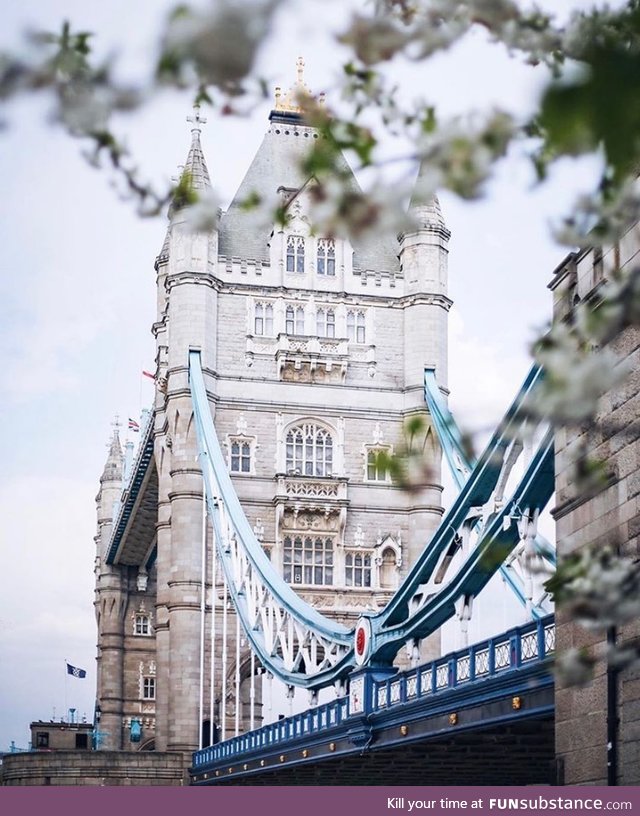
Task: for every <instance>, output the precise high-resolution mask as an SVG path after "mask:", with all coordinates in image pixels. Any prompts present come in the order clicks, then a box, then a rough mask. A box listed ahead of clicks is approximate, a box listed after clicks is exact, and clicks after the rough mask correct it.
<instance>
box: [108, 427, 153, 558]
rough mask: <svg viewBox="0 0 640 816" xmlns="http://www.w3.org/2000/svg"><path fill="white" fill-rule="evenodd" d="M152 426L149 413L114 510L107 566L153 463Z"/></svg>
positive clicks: (119, 543)
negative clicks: (126, 482) (121, 496)
mask: <svg viewBox="0 0 640 816" xmlns="http://www.w3.org/2000/svg"><path fill="white" fill-rule="evenodd" d="M153 425H154V422H153V413H149V414H148V415H147V423H146V425H145V427H144V428H143V430H142V438H141V439H140V444H139V447H138V453H137V455H136V458H135V461H134V463H133V467H132V468H131V474H130V479H129V483H128V485H127V487H126V489H125V491H124V492H123V500H122V502H120V501H119V502H118V503H117V507H116V508H114V510H115V512H114V518H115V519H116V521H115V524H114V528H113V533H112V535H111V541H110V542H109V548H108V550H107V556H106V562H107V564H113V563H114V561H115V559H116V558H117V555H118V550H119V549H120V545H121V543H122V536H123V535H124V532H125V530H126V529H127V525H128V524H129V520H130V518H131V514H132V512H133V509H134V507H135V506H136V502H137V499H138V494H139V491H140V488H141V486H142V484H143V482H144V480H145V478H146V475H147V470H148V469H149V467H150V465H151V462H152V461H153ZM155 555H156V554H155V550H154V552H153V553H152V554H151V556H150V558H149V560H148V562H147V563H146V564H145V565H144V566H145V567H146V568H147V569H150V567H151V564H152V563H153V561H154V560H155Z"/></svg>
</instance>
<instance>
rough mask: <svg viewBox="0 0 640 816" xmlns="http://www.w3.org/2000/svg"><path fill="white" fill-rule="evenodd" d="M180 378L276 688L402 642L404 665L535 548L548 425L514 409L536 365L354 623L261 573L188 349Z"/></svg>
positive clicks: (241, 592) (547, 474)
mask: <svg viewBox="0 0 640 816" xmlns="http://www.w3.org/2000/svg"><path fill="white" fill-rule="evenodd" d="M189 374H190V387H191V396H192V401H193V408H194V415H195V419H196V429H197V436H198V447H199V453H200V460H201V465H202V471H203V476H204V481H205V488H206V498H207V505H208V511H209V515H210V517H211V519H212V523H213V529H214V537H215V543H216V549H217V554H218V557H219V559H220V562H221V564H222V567H223V570H224V574H225V578H226V581H227V584H228V587H229V591H230V595H231V598H232V601H233V604H234V607H235V609H236V611H237V614H238V616H239V618H240V620H241V622H242V625H243V627H244V630H245V632H246V635H247V638H248V639H249V641H250V642H251V645H252V647H253V649H254V650H255V652H256V654H257V655H258V656H259V658H260V660H261V661H262V663H263V664H264V666H265V667H266V668H267V670H268V671H270V672H272V673H273V674H274V675H275V676H276V677H278V678H279V679H280V680H282V681H283V682H284V683H286V684H288V685H297V686H302V687H305V688H308V689H310V690H312V691H313V690H317V689H320V688H322V687H325V686H329V685H331V684H337V683H341V682H342V681H343V680H344V679H345V678H346V676H347V674H349V672H350V671H351V670H352V669H353V667H354V666H355V665H356V663H357V664H359V665H362V664H363V663H369V664H370V665H391V663H392V662H393V659H394V657H395V655H396V654H397V652H398V651H399V650H400V648H402V646H403V645H406V647H407V649H408V651H409V655H410V657H411V658H412V660H413V661H414V662H415V661H416V660H417V655H418V645H419V641H420V640H421V639H422V638H424V637H427V636H428V635H429V634H431V633H432V632H433V631H435V630H436V629H437V628H438V627H439V626H441V625H442V624H443V623H444V622H445V621H446V620H447V619H448V618H450V617H452V616H453V615H455V614H456V612H457V613H458V615H459V617H460V618H461V620H463V621H464V620H465V619H466V620H468V617H469V615H470V611H471V607H472V604H473V599H474V598H475V597H476V596H477V595H478V593H479V592H480V591H481V589H482V588H483V587H484V586H485V585H486V584H487V583H488V581H489V580H490V579H491V577H492V576H493V575H494V574H495V572H496V571H497V570H498V569H499V568H500V566H501V565H502V564H503V562H504V561H505V559H508V558H510V557H512V554H513V553H514V552H517V551H518V549H519V548H520V549H522V550H523V552H525V553H528V554H529V555H531V553H532V552H533V550H534V549H535V548H534V545H533V542H534V541H535V540H536V534H537V519H538V515H539V513H540V512H541V511H542V510H543V509H544V507H545V506H546V504H547V502H548V501H549V498H550V497H551V494H552V492H553V484H554V478H553V476H554V474H553V436H552V432H551V430H550V429H549V428H547V427H544V425H543V424H542V423H539V424H538V425H537V426H535V427H534V426H533V425H532V423H531V421H530V419H529V418H528V417H527V415H526V411H525V402H526V400H527V398H528V395H529V394H530V393H531V391H532V390H533V388H534V387H535V385H536V383H537V382H538V380H539V378H540V376H541V372H540V370H539V369H537V368H534V369H532V371H531V372H530V374H529V376H528V377H527V379H526V381H525V383H524V385H523V387H522V389H521V390H520V392H519V394H518V396H517V397H516V400H515V401H514V403H513V405H512V406H511V407H510V408H509V410H508V411H507V414H506V415H505V418H504V419H503V421H502V423H501V424H500V426H499V427H498V429H497V431H496V432H495V434H494V436H493V437H492V439H491V441H490V443H489V445H488V446H487V448H486V450H485V451H484V453H483V454H482V456H481V457H480V458H479V460H478V462H477V463H476V464H475V466H473V468H471V469H470V471H469V474H468V478H467V479H466V481H465V482H464V485H463V486H462V489H461V491H460V494H459V496H458V497H457V499H456V500H455V502H454V503H453V506H452V507H451V508H450V510H449V511H448V512H447V513H446V514H445V516H444V518H443V520H442V522H441V524H440V525H439V527H438V529H437V530H436V532H435V534H434V535H433V537H432V539H431V540H430V541H429V542H428V543H427V544H426V546H425V549H424V550H423V552H422V555H421V556H420V557H419V559H418V560H417V562H416V563H415V564H414V565H413V567H412V569H411V570H410V572H409V574H408V576H407V577H406V578H405V580H404V582H403V584H402V586H401V587H400V588H399V590H398V591H397V592H396V594H395V595H394V597H393V598H392V600H391V601H390V602H389V604H388V605H387V606H386V607H385V608H384V609H383V610H381V612H379V613H378V614H376V615H367V616H364V617H363V618H362V619H361V621H360V622H359V623H358V625H357V626H356V628H355V630H349V629H347V628H346V627H344V626H342V625H341V624H338V623H337V622H335V621H333V620H330V619H328V618H326V617H324V616H323V615H321V614H320V613H319V612H318V611H317V610H316V609H314V608H313V607H311V606H310V605H309V604H307V603H305V602H304V601H303V600H302V599H301V598H299V597H298V595H297V594H296V593H295V592H294V591H293V590H292V589H291V587H290V586H289V585H288V584H287V583H286V582H285V581H284V580H283V579H282V577H281V576H280V575H279V574H278V573H277V572H276V571H275V569H274V568H273V566H272V564H271V562H270V561H269V559H268V558H267V556H266V554H265V553H264V552H263V550H262V547H261V545H260V543H259V542H258V540H257V539H256V536H255V533H254V532H253V530H252V528H251V525H250V524H249V522H248V520H247V518H246V516H245V514H244V512H243V510H242V507H241V506H240V501H239V499H238V496H237V494H236V492H235V489H234V487H233V484H232V482H231V479H230V477H229V474H228V472H227V466H226V462H225V460H224V457H223V454H222V451H221V449H220V444H219V442H218V439H217V435H216V432H215V428H214V424H213V420H212V418H211V408H210V406H209V401H208V399H207V394H206V389H205V384H204V377H203V374H202V369H201V366H200V354H199V352H196V351H192V352H191V353H190V355H189ZM454 433H455V432H454ZM523 440H524V442H523ZM452 450H454V448H453V447H452ZM520 460H524V464H523V474H522V475H521V476H520V477H519V478H518V477H517V475H516V474H515V466H516V463H518V462H519V461H520ZM463 464H464V463H463ZM514 482H515V484H513V483H514ZM514 522H515V523H514ZM363 624H365V625H366V626H365V629H366V632H367V635H366V637H365V638H364V639H363V638H362V627H363ZM356 643H357V644H358V648H357V652H358V654H356V648H355V647H356ZM356 658H357V659H356Z"/></svg>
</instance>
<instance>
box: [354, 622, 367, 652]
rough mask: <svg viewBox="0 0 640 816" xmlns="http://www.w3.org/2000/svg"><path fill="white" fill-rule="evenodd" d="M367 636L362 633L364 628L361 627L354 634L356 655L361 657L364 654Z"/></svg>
mask: <svg viewBox="0 0 640 816" xmlns="http://www.w3.org/2000/svg"><path fill="white" fill-rule="evenodd" d="M366 639H367V636H366V634H365V631H364V627H363V626H361V627H360V628H359V629H358V631H357V632H356V654H357V655H363V654H364V647H365V645H366Z"/></svg>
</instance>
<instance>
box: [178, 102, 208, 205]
mask: <svg viewBox="0 0 640 816" xmlns="http://www.w3.org/2000/svg"><path fill="white" fill-rule="evenodd" d="M187 122H191V125H192V127H191V147H190V148H189V153H188V155H187V161H186V162H185V165H184V170H183V171H182V172H183V174H184V173H188V174H189V178H190V179H191V189H192V190H206V189H207V188H208V187H211V179H210V178H209V171H208V170H207V163H206V162H205V160H204V153H203V152H202V146H201V144H200V133H201V131H202V127H201V125H204V124H206V122H207V120H206V119H205V118H204V116H201V115H200V105H199V104H198V103H196V104H195V105H194V106H193V114H192V115H191V116H187Z"/></svg>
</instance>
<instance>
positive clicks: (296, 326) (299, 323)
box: [285, 306, 304, 334]
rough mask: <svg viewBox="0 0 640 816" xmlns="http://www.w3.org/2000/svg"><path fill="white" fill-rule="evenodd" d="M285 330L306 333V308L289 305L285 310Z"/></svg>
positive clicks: (292, 332) (288, 332)
mask: <svg viewBox="0 0 640 816" xmlns="http://www.w3.org/2000/svg"><path fill="white" fill-rule="evenodd" d="M285 331H286V333H287V334H304V309H303V308H302V306H298V307H297V308H296V309H294V308H293V306H287V311H286V312H285Z"/></svg>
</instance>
